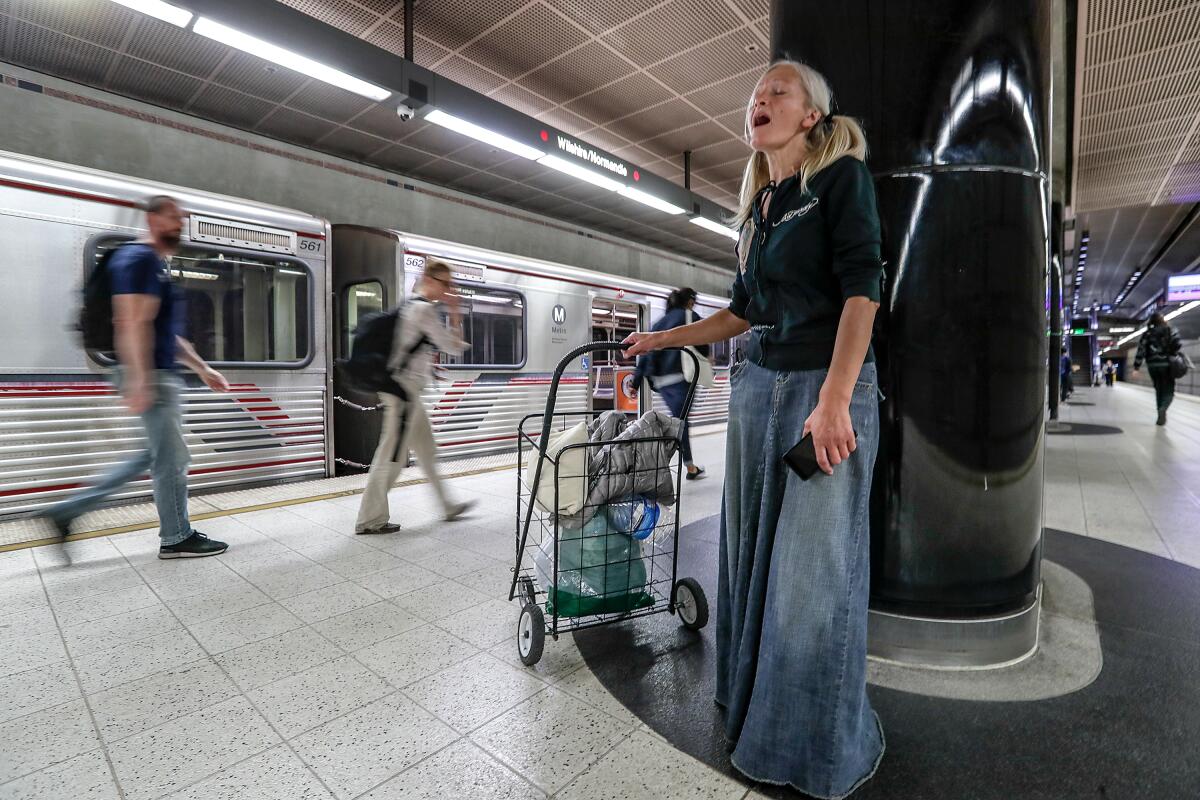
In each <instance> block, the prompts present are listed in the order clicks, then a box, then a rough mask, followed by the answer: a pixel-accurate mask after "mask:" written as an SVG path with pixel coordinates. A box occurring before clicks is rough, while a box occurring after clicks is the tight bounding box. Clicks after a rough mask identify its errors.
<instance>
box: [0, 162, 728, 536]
mask: <svg viewBox="0 0 1200 800" xmlns="http://www.w3.org/2000/svg"><path fill="white" fill-rule="evenodd" d="M153 194H169V195H172V196H174V197H177V198H179V200H180V202H181V203H182V205H183V207H184V211H185V214H186V215H187V219H186V221H185V226H184V236H183V244H182V247H181V249H180V252H179V253H178V254H177V255H176V256H175V257H174V258H172V259H171V264H170V272H171V275H172V278H173V279H174V280H176V281H178V283H179V285H180V288H181V289H182V290H183V292H184V294H185V295H186V300H187V303H186V305H187V323H188V324H187V328H188V335H189V338H190V339H191V340H192V341H193V343H194V344H195V346H196V349H197V350H198V351H199V353H200V355H201V356H202V357H204V358H205V359H207V360H208V361H210V362H211V363H212V364H213V365H214V366H216V367H217V368H218V369H220V370H221V371H222V372H223V373H224V374H225V375H226V377H227V378H228V379H229V381H230V384H231V387H232V391H230V392H229V393H227V394H218V393H214V392H211V391H209V390H208V389H207V388H205V387H204V386H203V385H202V384H200V383H199V382H198V381H197V380H194V379H193V377H192V376H191V374H190V373H186V372H185V373H184V375H185V377H186V378H187V379H188V388H187V390H186V393H185V395H184V404H185V405H184V433H185V437H186V440H187V443H188V447H189V450H190V452H191V457H192V461H191V466H190V469H189V484H190V486H192V487H193V488H195V489H208V490H217V489H225V490H229V489H235V488H241V487H244V486H251V485H263V484H269V483H276V482H283V481H290V480H299V479H312V478H321V477H327V476H329V477H331V476H334V475H338V474H349V473H353V472H356V471H361V470H363V469H365V466H366V464H368V463H369V462H370V460H371V454H372V452H373V450H374V446H375V441H376V438H377V434H378V424H379V423H378V419H377V415H376V414H375V413H373V407H374V405H375V403H377V399H376V398H374V397H373V396H368V395H364V394H362V393H359V392H357V391H356V390H355V389H354V388H353V387H352V386H349V385H346V384H345V383H344V381H343V380H342V377H341V374H340V370H338V369H336V368H335V364H336V362H337V359H339V358H343V357H345V356H347V355H348V353H349V349H350V346H351V341H352V333H353V331H354V328H355V325H356V324H357V321H358V320H359V319H360V318H361V317H362V316H363V315H365V314H368V313H371V312H373V311H378V310H381V309H384V308H388V307H391V306H393V305H395V304H396V303H398V302H400V301H401V300H402V299H403V297H404V296H405V294H406V293H407V292H408V291H411V288H412V285H413V283H414V281H415V279H416V278H417V277H419V275H420V274H421V270H422V268H423V265H424V262H425V259H426V258H430V257H436V258H440V259H443V260H445V261H447V262H448V263H450V264H451V266H452V269H453V270H454V273H455V276H456V283H457V285H458V288H457V292H458V294H459V295H460V302H461V306H462V311H463V326H464V338H465V339H467V340H468V341H469V342H470V343H471V346H470V349H469V350H467V351H466V352H465V353H463V354H462V355H461V356H456V357H453V358H448V357H446V356H445V355H442V356H440V357H439V361H440V362H441V363H439V364H438V365H437V367H436V369H435V375H434V376H432V379H431V382H430V385H429V388H428V389H427V391H426V392H425V393H424V395H423V397H422V401H423V402H425V403H426V405H427V407H428V409H429V413H430V418H431V420H432V423H433V426H434V434H435V439H436V441H437V444H438V448H439V455H440V456H441V457H443V458H459V459H461V458H474V457H478V456H484V455H489V454H495V453H499V452H503V451H505V450H510V449H514V448H515V447H516V427H517V424H518V422H519V420H520V419H521V418H522V417H523V416H524V415H526V414H530V413H536V412H539V411H541V410H542V409H543V408H544V406H545V402H546V399H547V396H548V393H549V390H550V377H551V373H552V372H553V370H554V368H555V366H556V365H557V364H558V362H559V360H560V359H561V358H562V356H563V355H564V354H565V353H566V352H567V351H569V350H571V349H572V348H573V347H575V346H576V345H578V344H580V343H583V342H585V341H603V340H612V341H620V340H621V339H622V338H624V336H625V335H626V334H627V333H629V332H631V331H634V330H637V329H639V328H642V329H645V328H646V327H648V325H649V324H650V323H651V322H652V321H653V320H654V319H657V317H658V316H659V315H661V314H662V313H663V311H664V310H665V305H666V298H667V295H668V293H669V292H670V289H671V288H672V287H668V286H661V285H657V284H653V283H647V282H644V281H638V280H633V279H630V278H625V277H618V276H613V275H606V274H602V273H599V272H594V271H590V270H584V269H578V268H575V267H571V266H566V265H562V264H553V263H549V262H545V261H539V260H536V259H530V258H524V257H519V256H515V255H510V254H505V253H498V252H493V251H489V250H485V249H481V248H476V247H469V246H465V245H460V244H456V243H453V242H447V241H440V240H435V239H429V238H426V237H421V236H415V235H411V234H408V233H405V232H402V231H395V230H382V229H375V228H368V227H363V226H358V225H350V224H346V225H342V224H338V225H331V224H330V223H329V222H328V221H326V220H324V219H320V218H317V217H314V216H312V215H309V214H306V213H304V212H302V211H295V210H290V209H285V208H278V207H274V206H270V205H266V204H262V203H257V202H253V201H249V200H243V199H239V198H234V197H223V196H220V195H216V194H211V193H207V192H200V191H193V190H190V189H186V188H182V187H177V186H169V185H164V184H158V183H154V182H150V181H143V180H139V179H133V178H128V177H124V176H120V175H115V174H110V173H105V172H101V171H97V170H91V169H84V168H80V167H75V166H70V165H66V164H58V163H54V162H50V161H45V160H42V159H37V158H31V157H27V156H22V155H16V154H11V153H4V152H0V252H3V253H4V254H5V264H4V265H3V269H4V273H5V283H4V287H5V291H4V292H3V294H2V295H0V340H2V341H3V342H4V343H5V347H4V348H3V350H2V351H0V519H4V518H8V517H12V516H14V515H20V514H23V513H29V512H36V511H37V510H38V509H41V508H44V507H46V506H48V505H49V504H51V503H53V502H55V501H56V500H58V499H60V498H61V497H63V496H64V495H66V494H68V493H70V492H71V491H72V490H73V489H75V488H76V487H78V486H80V485H81V484H83V483H84V482H86V481H87V480H88V479H89V478H91V477H93V476H95V475H96V474H98V473H100V472H102V471H104V470H106V469H107V468H109V467H110V466H112V465H113V464H114V463H116V462H119V461H120V460H122V459H123V458H124V457H125V455H126V454H127V453H128V452H129V451H130V450H133V449H136V448H138V447H139V443H140V439H141V429H140V424H139V422H138V420H137V419H136V418H133V417H131V416H130V415H129V414H128V413H127V411H126V410H125V408H124V406H123V405H122V404H121V399H120V397H119V395H118V394H117V392H116V391H115V390H114V388H113V387H112V384H111V383H110V381H109V378H108V374H109V372H110V369H111V367H112V366H113V365H112V362H111V361H108V360H107V359H105V357H104V356H103V354H96V353H88V352H85V351H84V350H83V349H82V347H81V344H80V341H79V338H78V335H77V334H76V332H75V331H74V324H75V320H76V318H77V313H78V308H79V302H80V291H79V290H80V288H81V286H82V284H83V281H84V279H85V277H86V275H87V273H88V271H89V270H90V269H91V267H92V266H93V265H94V264H95V263H97V261H98V259H99V258H100V257H101V256H102V255H103V254H104V252H105V251H106V250H108V249H109V248H112V247H114V246H116V245H118V244H119V243H121V242H123V241H128V240H130V239H134V238H137V237H138V236H139V235H140V234H141V233H142V231H143V226H144V216H143V213H142V212H141V211H140V210H139V208H138V205H139V203H140V201H142V200H143V199H145V198H146V197H148V196H150V195H153ZM725 304H726V301H725V300H723V299H722V298H719V297H715V296H711V295H701V296H700V298H699V299H698V302H697V310H698V312H699V313H700V314H701V315H705V314H707V313H711V312H712V311H713V310H716V309H717V308H721V307H724V305H725ZM733 346H734V343H732V342H724V343H720V344H718V345H717V346H715V347H714V348H713V365H714V371H715V374H716V382H715V384H714V385H713V386H712V387H711V388H709V389H702V390H701V391H700V393H699V395H698V396H697V399H696V401H695V404H694V406H693V415H692V419H693V424H694V425H703V424H712V423H717V422H721V421H723V420H724V419H725V415H726V413H727V406H728V396H729V383H728V369H729V365H730V359H731V355H732V349H733ZM595 356H596V357H595V359H594V360H592V359H588V358H585V359H581V360H580V361H578V362H576V363H574V364H572V365H570V368H569V369H568V371H567V372H566V373H565V375H564V378H563V380H562V381H561V384H560V388H559V393H558V397H557V400H556V408H557V409H559V410H580V409H585V408H592V409H606V408H622V409H624V410H644V409H645V408H646V407H647V406H646V403H647V402H650V400H649V397H650V396H651V393H649V392H643V393H641V397H640V399H639V401H638V403H639V404H640V406H641V408H640V409H639V408H637V407H636V406H630V405H629V398H628V396H627V394H626V392H625V391H624V389H625V388H627V387H628V383H629V375H630V372H631V368H632V365H631V363H629V362H628V361H626V360H624V358H623V355H622V354H621V353H620V351H619V350H614V351H612V352H610V353H597V354H595ZM653 402H654V403H655V406H656V407H657V408H660V409H662V408H663V406H662V405H661V400H659V399H658V398H657V397H656V396H655V397H654V400H653ZM149 494H150V482H149V479H148V477H144V478H143V479H140V480H138V481H135V482H133V483H131V484H129V485H128V486H126V487H125V489H124V491H123V492H122V493H121V494H119V495H117V497H119V498H136V497H145V496H148V495H149Z"/></svg>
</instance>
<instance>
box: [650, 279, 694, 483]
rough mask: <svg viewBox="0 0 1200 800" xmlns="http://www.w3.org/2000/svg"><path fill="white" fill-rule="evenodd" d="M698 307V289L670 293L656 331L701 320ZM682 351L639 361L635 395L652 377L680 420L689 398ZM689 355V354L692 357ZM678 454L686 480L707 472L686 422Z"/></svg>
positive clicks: (660, 354)
mask: <svg viewBox="0 0 1200 800" xmlns="http://www.w3.org/2000/svg"><path fill="white" fill-rule="evenodd" d="M695 306H696V290H695V289H691V288H688V287H686V286H685V287H682V288H680V289H676V290H675V291H673V292H671V295H670V296H669V297H668V298H667V313H666V314H663V315H662V317H661V318H660V319H659V320H658V322H656V323H654V327H652V328H651V329H650V330H653V331H666V330H670V329H672V328H678V327H679V326H680V325H687V324H688V323H689V322H692V321H697V322H698V321H699V320H700V319H701V318H700V317H699V316H697V315H696V314H695V313H694V312H693V311H692V309H693V308H695ZM696 350H697V351H698V352H699V353H700V354H701V355H703V356H708V346H707V345H701V346H700V347H697V348H696ZM684 357H685V356H684V355H683V353H681V352H680V351H678V350H666V351H663V352H653V353H647V354H646V355H644V356H641V357H640V358H639V359H638V361H637V371H636V372H634V374H633V394H634V395H635V396H636V394H637V392H638V390H639V389H640V388H641V386H642V380H643V379H649V381H650V388H651V389H653V390H654V391H656V392H658V393H659V394H660V395H662V399H663V402H664V403H666V404H667V408H669V409H670V410H671V414H672V415H673V416H675V417H676V418H677V419H678V418H680V417H681V415H682V414H683V404H684V402H686V401H687V393H688V386H689V383H688V381H687V380H686V379H685V378H684V376H683V359H684ZM689 358H690V356H689ZM679 456H680V458H682V459H683V463H684V465H685V466H686V467H687V479H688V480H689V481H692V480H696V479H697V478H700V477H702V476H703V475H704V468H703V467H698V466H696V464H695V462H693V461H692V442H691V438H690V437H689V435H688V424H687V422H686V421H685V422H684V423H683V432H682V442H681V443H680V447H679Z"/></svg>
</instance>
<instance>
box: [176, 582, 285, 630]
mask: <svg viewBox="0 0 1200 800" xmlns="http://www.w3.org/2000/svg"><path fill="white" fill-rule="evenodd" d="M164 599H165V602H166V604H167V607H168V608H170V609H171V610H172V611H174V612H175V616H177V617H179V619H180V621H181V622H183V624H184V625H194V624H196V623H199V622H207V621H208V620H212V619H220V618H221V617H227V616H229V615H230V614H236V613H238V612H239V611H245V610H246V609H248V608H255V607H256V606H261V605H265V604H267V603H270V602H271V598H270V597H268V596H267V595H266V594H264V593H263V592H262V591H261V590H259V589H257V588H255V587H254V586H253V585H252V584H251V583H250V582H249V581H246V580H243V579H242V578H235V580H234V581H231V582H230V583H228V584H227V585H225V586H222V587H220V588H217V589H210V590H207V591H204V592H201V593H199V594H194V595H191V596H189V597H180V598H174V597H171V596H170V593H169V592H164Z"/></svg>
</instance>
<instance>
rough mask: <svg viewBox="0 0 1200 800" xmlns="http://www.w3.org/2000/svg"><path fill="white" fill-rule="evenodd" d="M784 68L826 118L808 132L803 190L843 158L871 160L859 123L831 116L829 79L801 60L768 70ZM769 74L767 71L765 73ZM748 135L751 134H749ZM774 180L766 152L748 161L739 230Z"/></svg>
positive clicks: (774, 64) (802, 170)
mask: <svg viewBox="0 0 1200 800" xmlns="http://www.w3.org/2000/svg"><path fill="white" fill-rule="evenodd" d="M780 65H786V66H788V67H791V68H792V69H793V70H795V71H796V75H797V77H799V78H800V85H801V86H803V87H804V90H805V91H806V92H807V93H808V102H809V104H810V105H811V107H812V108H815V109H816V110H818V111H820V112H821V114H822V115H823V116H822V118H821V120H820V121H819V122H818V123H817V124H816V125H815V126H813V127H812V128H811V129H810V130H809V131H808V153H807V154H806V155H805V157H804V163H803V164H801V165H800V188H801V190H805V189H807V188H808V182H809V180H811V179H812V176H814V175H816V174H817V173H818V172H820V171H821V170H823V169H825V168H826V167H828V166H829V165H830V164H832V163H833V162H834V161H837V160H838V159H839V158H841V157H842V156H853V157H855V158H857V159H858V160H859V161H863V160H865V159H866V157H867V137H866V135H865V134H864V133H863V129H862V126H861V125H859V124H858V120H856V119H854V118H852V117H846V116H843V115H841V114H831V113H830V101H831V100H832V93H831V92H830V90H829V83H828V81H826V80H825V76H824V75H822V74H821V73H819V72H817V71H816V70H815V69H813V68H812V67H810V66H808V65H807V64H801V63H800V62H798V61H791V60H788V59H780V60H777V61H772V62H771V63H770V65H769V66H768V67H767V71H770V70H772V69H774V68H775V67H778V66H780ZM764 74H765V72H764ZM747 134H749V132H748V131H747ZM770 181H771V173H770V170H769V168H768V166H767V156H766V154H765V153H759V152H755V153H753V154H752V155H751V156H750V160H749V161H748V162H746V170H745V172H744V173H743V174H742V189H741V193H740V196H739V204H738V212H737V215H736V216H735V217H734V222H735V223H736V225H737V226H738V227H741V226H743V225H744V224H745V223H746V221H747V220H748V219H750V217H751V215H752V214H753V212H754V198H755V197H756V196H757V195H758V193H759V191H761V190H762V188H763V187H764V186H766V185H767V184H768V183H769V182H770Z"/></svg>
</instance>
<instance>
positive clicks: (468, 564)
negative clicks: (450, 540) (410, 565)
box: [416, 544, 500, 578]
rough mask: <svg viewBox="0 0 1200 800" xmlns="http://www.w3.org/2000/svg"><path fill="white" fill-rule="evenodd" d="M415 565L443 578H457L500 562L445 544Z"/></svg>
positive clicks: (472, 551)
mask: <svg viewBox="0 0 1200 800" xmlns="http://www.w3.org/2000/svg"><path fill="white" fill-rule="evenodd" d="M416 563H417V564H418V565H420V566H422V567H424V568H425V569H427V570H429V571H430V572H436V573H437V574H438V575H441V576H442V577H443V578H457V577H459V576H460V575H466V574H467V573H469V572H476V571H478V570H481V569H484V568H485V567H491V566H495V565H496V564H498V563H500V562H498V561H496V559H494V558H488V557H487V556H485V555H483V554H482V553H477V552H475V551H474V550H465V549H463V548H461V547H454V546H453V545H449V544H447V545H443V546H442V550H441V551H440V552H438V553H435V554H433V555H431V556H427V557H425V558H423V559H421V560H420V561H417V562H416Z"/></svg>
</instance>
